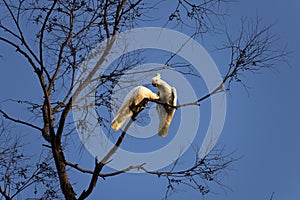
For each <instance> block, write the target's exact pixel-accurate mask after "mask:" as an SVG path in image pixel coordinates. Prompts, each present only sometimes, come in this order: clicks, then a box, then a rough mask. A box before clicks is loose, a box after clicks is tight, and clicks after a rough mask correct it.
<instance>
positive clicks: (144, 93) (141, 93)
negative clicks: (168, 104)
mask: <svg viewBox="0 0 300 200" xmlns="http://www.w3.org/2000/svg"><path fill="white" fill-rule="evenodd" d="M144 98H148V99H153V100H155V99H159V96H158V95H157V94H155V93H153V92H152V91H151V90H149V89H148V88H146V87H144V86H137V87H135V88H133V89H132V90H130V92H129V93H128V94H127V95H126V97H125V99H124V101H123V103H122V105H121V107H120V108H119V110H118V112H117V114H116V116H115V118H114V119H113V120H112V122H111V128H112V129H114V130H115V131H117V130H119V129H120V128H121V127H122V126H123V124H124V123H125V122H126V120H127V119H128V118H129V117H131V116H132V115H133V110H132V109H133V108H135V106H136V105H138V104H139V103H141V101H143V99H144Z"/></svg>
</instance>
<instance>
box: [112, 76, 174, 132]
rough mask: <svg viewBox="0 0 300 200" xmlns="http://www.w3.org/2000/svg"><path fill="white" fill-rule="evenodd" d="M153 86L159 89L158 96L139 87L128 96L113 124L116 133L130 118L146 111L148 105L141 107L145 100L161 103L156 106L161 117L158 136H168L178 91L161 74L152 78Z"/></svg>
mask: <svg viewBox="0 0 300 200" xmlns="http://www.w3.org/2000/svg"><path fill="white" fill-rule="evenodd" d="M152 85H153V86H154V87H157V90H158V94H155V93H153V92H152V91H151V90H149V89H148V88H146V87H144V86H138V87H135V88H133V89H132V90H131V91H130V92H129V93H128V94H127V95H126V97H125V99H124V101H123V103H122V105H121V107H120V109H119V110H118V112H117V114H116V116H115V118H114V119H113V120H112V122H111V127H112V129H114V130H115V131H117V130H119V129H120V128H121V127H122V126H123V124H124V123H125V121H126V120H127V119H128V118H129V117H132V116H133V115H134V114H135V115H136V114H137V113H138V112H140V111H141V110H142V109H144V108H145V106H146V105H141V104H143V102H142V101H143V100H150V101H151V100H158V102H159V103H157V105H156V109H157V113H158V117H159V126H158V135H159V136H162V137H166V136H167V134H168V129H169V126H170V124H171V121H172V118H173V116H174V113H175V108H174V106H176V102H177V93H176V89H175V88H174V87H171V86H170V85H169V84H168V83H166V82H165V81H163V80H161V78H160V74H158V75H157V76H156V77H154V78H152Z"/></svg>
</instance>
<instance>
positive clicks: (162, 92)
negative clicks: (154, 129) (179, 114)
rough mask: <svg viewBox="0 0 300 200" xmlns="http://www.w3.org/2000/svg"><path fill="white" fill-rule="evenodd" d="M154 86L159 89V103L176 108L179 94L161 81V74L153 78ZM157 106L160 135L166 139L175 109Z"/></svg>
mask: <svg viewBox="0 0 300 200" xmlns="http://www.w3.org/2000/svg"><path fill="white" fill-rule="evenodd" d="M152 85H153V86H154V87H157V90H158V96H159V101H160V102H161V103H166V104H168V105H172V106H176V102H177V92H176V89H175V88H174V87H171V86H170V85H169V84H168V83H166V82H165V81H163V80H161V78H160V74H157V76H156V77H154V78H152ZM168 105H162V104H157V105H156V109H157V113H158V117H159V126H158V135H160V136H162V137H166V136H167V134H168V130H169V126H170V124H171V121H172V118H173V116H174V113H175V108H174V107H171V106H168Z"/></svg>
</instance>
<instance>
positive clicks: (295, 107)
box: [0, 0, 300, 200]
mask: <svg viewBox="0 0 300 200" xmlns="http://www.w3.org/2000/svg"><path fill="white" fill-rule="evenodd" d="M299 9H300V2H299V1H297V0H287V1H279V0H275V1H271V0H262V1H259V0H252V1H246V0H241V1H240V2H236V3H235V2H234V3H230V5H229V6H228V12H229V14H230V17H229V18H228V19H227V22H228V24H229V26H233V27H234V26H235V24H238V23H239V18H240V17H241V16H244V17H249V18H255V17H256V16H259V17H261V18H262V19H263V23H264V24H270V23H274V22H275V23H276V24H275V26H274V27H273V28H272V30H273V31H274V33H275V34H278V36H279V37H280V43H281V44H285V43H286V44H287V45H288V49H289V50H291V51H293V53H292V54H291V56H290V57H288V60H289V63H290V66H288V65H286V64H282V65H279V66H277V67H276V69H277V70H275V71H269V70H264V71H261V73H259V74H248V75H247V76H246V77H245V82H246V84H247V86H249V89H248V93H247V92H246V91H245V89H244V88H243V87H241V86H239V85H234V86H233V88H232V91H231V94H230V95H228V96H227V116H226V122H225V126H224V129H223V133H222V135H221V138H220V140H219V146H220V147H223V146H224V147H225V149H226V151H228V152H230V151H234V150H235V153H234V156H236V157H240V159H239V160H237V161H236V162H234V164H233V166H231V167H230V169H229V170H227V176H225V177H224V180H223V182H222V183H223V184H224V185H225V186H227V187H228V188H229V189H226V188H225V189H224V190H223V189H222V188H220V187H219V186H213V188H212V189H213V192H212V193H209V194H208V195H207V196H204V197H203V198H204V199H206V200H212V199H214V200H240V199H244V200H253V199H260V200H266V199H269V198H270V196H271V194H272V192H274V198H273V200H279V199H286V200H297V199H299V197H300V191H299V189H298V188H299V185H300V171H299V169H300V156H299V153H300V145H299V143H300V134H299V128H298V125H299V123H300V114H299V113H300V106H299V102H300V90H299V86H300V81H299V78H298V76H299V74H300V68H299V66H300V59H299V55H300V50H299V45H300V38H299V35H300V23H299V19H300V13H299ZM210 44H215V41H205V42H204V44H203V46H204V47H206V46H205V45H207V49H208V51H209V53H210V54H211V56H212V57H213V59H214V60H215V62H216V64H217V65H218V66H220V65H223V63H224V62H227V61H228V60H227V59H226V57H223V55H222V57H218V56H219V54H217V53H215V52H213V51H212V48H211V46H210ZM7 52H8V53H7ZM0 54H1V55H4V58H1V59H0V65H1V73H0V83H1V84H0V91H1V94H0V98H1V99H5V98H7V97H12V98H16V99H17V98H21V99H22V97H26V96H27V95H28V93H29V94H30V93H32V95H31V97H30V98H29V99H30V100H35V99H38V97H36V95H34V93H33V91H34V92H35V94H36V93H39V92H40V90H39V89H38V87H37V86H36V85H35V84H34V80H35V78H34V77H33V75H32V73H31V70H30V69H28V68H25V67H22V66H21V65H22V62H24V61H23V60H19V59H18V57H16V56H17V55H16V53H14V52H13V51H9V50H8V49H7V47H6V46H4V45H3V44H1V45H0ZM11 77H14V79H12V78H11ZM20 86H21V87H20ZM0 106H1V105H0ZM11 113H12V115H15V114H16V115H18V114H20V111H18V110H17V109H11ZM21 113H22V112H21ZM201 117H204V116H201ZM25 131H28V132H29V130H28V129H26V130H25ZM35 142H36V144H39V145H40V142H39V141H35ZM70 157H71V158H76V157H77V155H74V154H70ZM80 157H85V158H90V159H91V160H92V159H93V158H92V157H91V156H90V155H89V154H88V153H87V152H83V153H82V154H81V155H80ZM185 159H192V158H189V157H187V158H185ZM86 160H88V159H86ZM91 160H90V161H89V163H84V165H86V166H88V167H90V164H92V163H93V162H92V161H91ZM75 174H76V176H77V173H73V172H72V176H73V175H75ZM78 177H80V179H81V178H82V179H83V180H86V178H87V177H86V175H79V176H78ZM73 178H74V179H75V176H74V177H73ZM76 179H77V178H76ZM74 181H75V180H74ZM86 185H87V182H78V183H77V185H76V188H80V187H86ZM183 189H184V188H183ZM165 190H166V184H165V182H164V181H163V180H161V178H160V179H158V178H157V177H153V176H148V175H141V174H128V175H121V176H118V177H114V178H108V179H107V180H105V181H104V180H99V182H98V184H97V188H96V190H95V192H94V194H93V195H92V197H91V198H90V199H98V198H97V197H99V196H100V197H101V198H102V199H121V198H122V199H145V200H150V199H151V200H153V199H161V198H162V197H163V195H164V191H165ZM183 198H184V199H191V200H193V199H202V196H201V195H199V194H198V193H197V192H195V191H191V190H189V189H185V190H183V191H180V192H177V193H175V194H174V195H172V196H171V197H170V199H172V200H177V199H183Z"/></svg>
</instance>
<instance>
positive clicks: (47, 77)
mask: <svg viewBox="0 0 300 200" xmlns="http://www.w3.org/2000/svg"><path fill="white" fill-rule="evenodd" d="M160 3H162V2H157V3H150V2H144V1H142V0H136V1H132V0H130V1H129V0H127V1H126V0H119V1H110V0H106V1H88V2H87V1H79V0H72V1H69V0H67V1H60V0H54V1H37V0H30V1H24V0H21V1H7V0H2V3H1V10H2V12H3V13H2V14H1V23H0V30H1V33H0V41H1V42H2V43H3V44H7V45H8V46H10V47H12V48H14V49H15V50H16V51H17V52H18V53H19V55H20V56H21V57H23V58H25V59H26V61H27V62H26V64H25V66H24V67H31V68H32V70H33V73H34V74H35V75H36V77H37V79H38V84H39V86H40V88H41V90H42V94H41V96H40V98H41V99H42V101H41V102H37V103H36V102H32V101H29V100H21V99H17V100H14V99H9V98H8V99H7V101H9V102H15V103H18V104H23V105H26V106H27V107H28V110H29V113H30V114H31V116H33V117H34V118H35V120H34V122H32V121H31V120H27V119H22V118H16V117H14V116H11V115H10V114H9V113H8V112H7V111H6V110H5V108H3V109H2V108H1V109H0V112H1V114H2V116H3V117H4V118H6V119H7V120H9V121H12V122H14V123H17V124H20V125H24V126H27V127H30V128H32V129H33V130H34V131H36V132H38V133H40V135H41V136H42V137H43V139H44V141H45V142H46V143H47V144H44V147H45V149H47V150H49V151H50V152H51V157H52V158H53V163H54V166H55V171H56V173H54V172H53V169H52V165H51V164H50V163H49V162H47V163H44V162H41V163H40V164H38V165H37V166H36V168H35V170H34V166H33V165H31V168H32V170H31V172H32V175H31V176H28V175H27V172H26V173H25V172H24V170H25V169H27V167H26V165H24V164H23V165H22V160H24V159H25V158H24V157H23V156H22V155H20V154H19V153H18V151H19V150H18V149H20V148H21V147H22V146H19V142H18V141H17V140H16V142H15V143H14V144H11V145H12V147H13V148H5V147H3V148H4V149H6V150H7V149H10V151H13V152H10V153H8V154H5V151H6V150H3V152H2V153H3V154H5V156H4V158H7V159H10V160H13V161H14V162H13V163H10V164H9V165H5V166H4V168H5V170H6V171H7V172H5V173H6V174H5V175H4V178H3V179H1V181H2V182H3V183H4V185H3V186H2V187H0V192H1V194H2V196H3V197H4V198H6V199H13V198H14V197H15V196H16V195H18V194H19V193H20V192H21V191H22V190H23V189H24V188H26V187H29V186H30V185H32V184H33V183H34V182H37V181H40V182H43V183H44V182H45V181H47V180H48V179H51V178H53V179H56V178H57V179H58V180H59V183H60V191H61V193H62V194H63V196H64V198H65V199H70V200H72V199H86V198H87V197H89V196H90V195H91V194H92V192H93V191H94V189H95V185H96V183H97V181H98V178H99V177H100V178H106V177H112V176H117V175H119V174H122V173H126V172H128V171H131V170H133V169H139V170H142V171H144V172H146V173H147V174H149V175H155V176H158V177H164V178H165V180H166V182H167V192H166V197H167V196H168V195H169V193H170V192H172V191H174V190H175V189H176V186H177V185H181V184H183V185H186V186H188V187H191V188H193V189H196V190H198V191H199V192H200V193H201V194H206V193H208V192H209V187H208V184H207V182H212V181H215V182H218V180H219V179H218V177H219V176H220V174H221V173H222V172H223V170H225V168H226V167H228V166H229V164H230V163H231V162H232V161H233V160H234V159H232V158H231V157H230V156H228V155H224V154H223V153H222V151H221V152H220V151H215V152H212V153H211V154H209V155H208V156H207V157H205V158H199V157H197V155H196V156H195V162H194V164H193V165H192V166H191V167H189V168H187V169H184V170H177V169H176V166H177V164H178V161H175V162H174V167H172V168H171V170H169V171H149V170H148V169H147V168H146V167H145V166H144V165H143V164H141V165H137V166H128V168H126V169H123V170H120V171H112V172H110V173H102V171H103V168H104V167H105V165H106V164H107V162H109V160H110V159H111V158H112V157H113V155H114V154H115V152H116V151H117V150H118V148H119V147H120V145H121V143H122V142H123V141H124V139H125V136H126V133H127V130H128V128H129V127H130V125H131V124H132V122H133V120H134V119H135V118H138V116H139V113H140V112H141V111H142V110H143V108H144V104H145V103H146V102H147V101H149V100H148V99H145V101H143V102H142V104H140V105H137V108H136V110H137V112H136V113H135V114H134V116H133V118H132V120H130V121H129V122H128V124H127V125H126V127H125V129H124V131H123V132H122V133H121V135H120V136H119V137H118V139H117V141H116V143H115V146H114V147H113V148H112V149H111V150H110V151H109V152H108V154H107V155H106V156H105V157H103V158H99V159H100V160H98V159H97V158H96V159H95V162H94V163H95V166H94V168H93V169H84V168H82V167H80V166H79V165H78V164H74V163H73V162H72V161H70V160H69V159H68V158H67V157H66V154H65V151H66V149H67V148H68V142H67V141H68V136H69V133H71V132H73V131H74V127H73V126H72V122H71V121H70V120H69V118H68V117H69V115H70V112H71V110H72V109H73V103H74V102H75V101H77V100H78V99H77V98H78V96H79V94H80V92H81V91H82V90H83V89H84V88H86V87H87V86H88V83H89V82H90V81H91V80H92V79H93V76H94V75H95V74H96V72H97V70H98V69H99V68H100V67H101V66H102V64H103V63H104V62H105V60H106V58H107V56H108V55H109V54H110V53H111V48H112V46H113V44H114V42H115V37H116V35H117V34H118V33H119V32H121V31H123V30H128V29H130V28H134V27H136V26H138V24H139V22H140V21H145V20H147V19H148V18H149V13H150V14H151V12H154V11H155V8H159V6H160ZM223 3H224V2H223V1H220V0H210V1H202V2H200V3H198V4H195V3H192V2H190V1H187V0H178V1H177V4H176V6H175V10H173V11H170V13H169V14H167V15H166V16H162V17H166V19H165V20H164V22H165V23H163V24H162V26H166V27H174V28H176V27H177V28H178V27H180V28H188V29H190V30H193V33H194V34H193V35H192V36H193V37H195V38H196V37H197V36H199V35H200V36H203V34H205V33H208V32H216V30H217V28H216V27H217V25H218V21H219V20H222V16H223V13H222V12H221V10H220V9H219V6H220V5H221V4H223ZM27 26H31V27H32V30H31V31H30V33H29V32H28V30H26V27H27ZM270 28H271V26H266V27H261V26H260V23H259V21H256V22H255V23H253V24H246V22H242V28H241V31H240V34H239V35H238V36H237V38H236V39H234V37H233V36H231V35H230V33H227V38H228V43H226V44H225V45H224V47H223V48H222V49H228V50H229V51H230V52H229V56H228V58H229V65H228V66H227V67H226V66H225V67H226V68H227V72H226V74H224V76H223V82H222V84H220V86H219V87H217V88H216V89H215V90H214V91H212V92H211V93H209V94H206V95H204V96H203V97H202V98H200V99H195V100H191V102H187V103H184V104H181V105H178V106H176V109H179V108H181V107H184V106H191V105H198V106H199V105H200V102H201V101H203V100H205V99H207V98H209V97H210V96H211V95H214V94H216V93H218V92H223V91H224V88H226V89H227V90H229V89H230V85H231V83H232V82H234V81H237V82H242V80H241V78H240V75H241V74H243V73H247V72H248V71H251V72H253V71H257V70H261V69H262V68H264V67H267V68H270V67H271V66H272V65H273V64H275V61H278V60H279V61H282V60H284V57H285V56H286V52H285V51H284V50H279V51H278V50H276V49H274V48H273V46H272V44H273V42H274V39H275V38H274V36H273V35H271V34H270V33H269V30H270ZM103 41H106V46H105V48H104V49H102V54H101V56H100V58H98V61H97V63H96V65H95V66H94V67H93V69H92V71H91V73H90V74H89V75H88V76H87V77H84V79H83V80H82V82H80V83H76V82H75V74H76V71H77V70H78V68H79V66H80V65H81V64H82V63H83V62H84V59H85V58H86V56H88V53H89V52H90V51H91V50H92V49H94V48H95V47H96V44H97V43H99V42H103ZM136 55H137V54H135V55H134V56H132V57H130V56H128V57H122V58H121V59H120V62H121V63H122V65H121V67H120V65H118V66H117V67H115V68H113V70H112V71H111V72H110V73H109V74H103V75H102V76H101V77H99V78H98V79H97V82H98V83H99V85H98V86H99V87H103V88H105V90H103V91H104V92H102V93H97V92H98V91H94V92H95V93H97V94H96V95H97V103H96V106H98V107H100V106H103V107H105V108H107V109H108V110H109V111H111V106H112V105H110V98H111V91H112V89H113V87H114V86H115V84H116V82H117V81H118V78H119V77H120V76H122V75H123V74H124V73H125V72H126V70H128V69H130V68H132V67H133V66H135V65H136V63H139V62H141V60H142V59H143V58H142V57H139V56H136ZM173 58H174V55H173V56H171V57H168V58H166V63H168V64H169V65H171V66H172V59H173ZM76 84H77V85H76ZM74 88H75V90H74ZM155 102H156V103H161V102H159V101H155ZM168 106H170V105H168ZM182 109H184V108H182ZM105 121H106V122H109V121H110V120H109V119H108V118H107V117H106V116H99V122H100V123H103V125H104V124H105V123H104V122H105ZM108 128H109V127H108ZM1 138H2V137H1ZM2 144H4V143H2ZM25 148H26V146H25ZM15 150H18V151H17V152H15ZM0 153H1V152H0ZM2 153H1V154H2ZM1 159H2V158H1ZM91 163H93V162H91ZM68 169H75V170H76V171H77V172H78V173H87V174H92V176H91V179H90V181H89V183H88V186H87V188H86V189H83V190H82V191H75V189H74V186H73V185H72V183H71V181H70V177H69V175H68V171H67V170H68ZM5 170H4V171H5ZM12 170H13V171H15V170H18V171H20V174H19V175H20V176H21V177H20V176H17V177H15V176H13V175H12V174H10V173H9V172H10V171H12ZM46 171H48V172H49V173H50V172H51V173H50V174H44V173H45V172H46ZM52 172H53V173H52ZM25 174H26V175H25ZM10 179H15V180H17V183H16V184H15V185H16V186H14V192H9V191H12V190H9V189H8V188H11V187H12V185H11V184H8V183H9V180H10ZM56 189H57V188H56ZM49 191H50V190H49ZM51 191H54V189H53V190H51ZM54 193H55V192H54ZM55 194H56V193H55ZM51 197H52V198H56V197H55V196H51Z"/></svg>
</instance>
